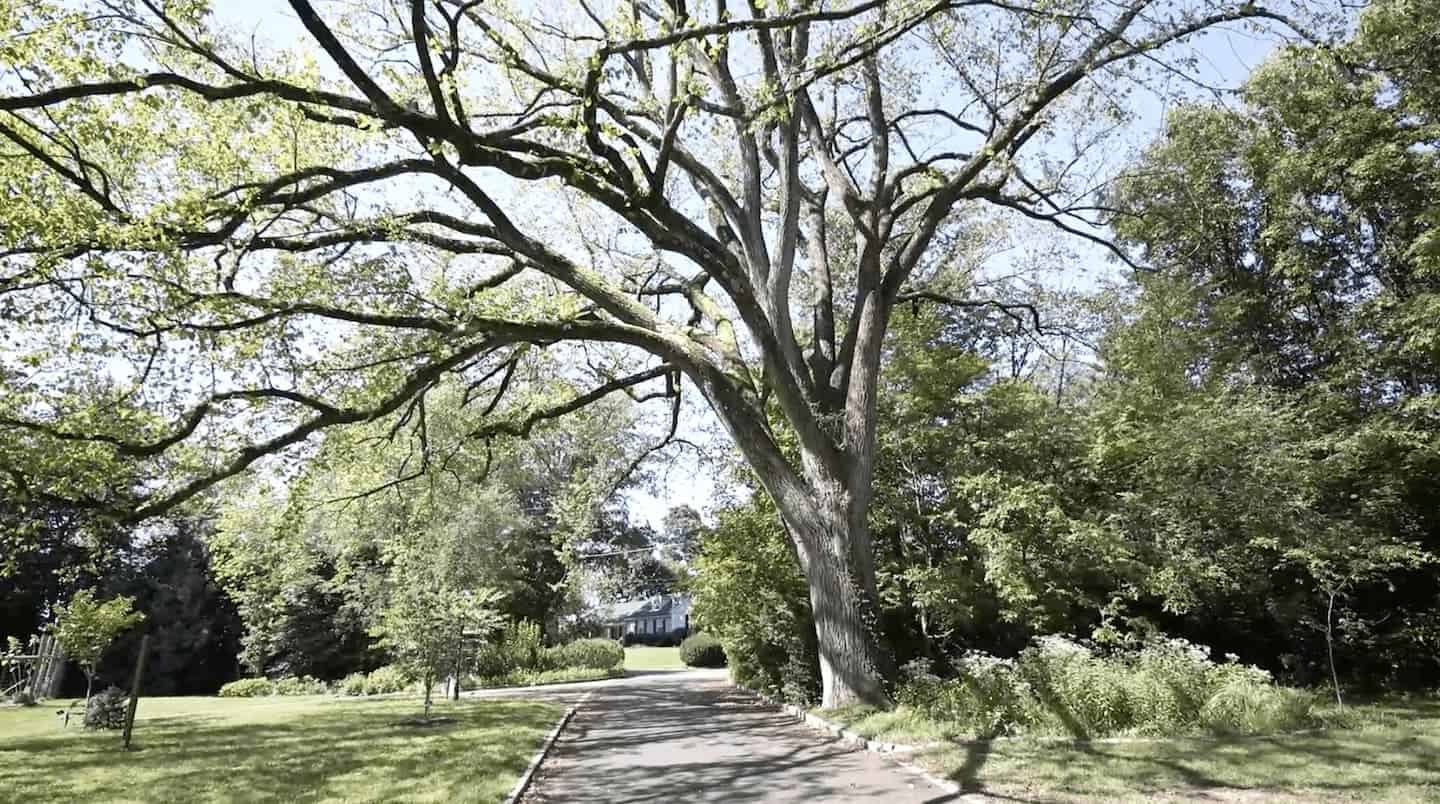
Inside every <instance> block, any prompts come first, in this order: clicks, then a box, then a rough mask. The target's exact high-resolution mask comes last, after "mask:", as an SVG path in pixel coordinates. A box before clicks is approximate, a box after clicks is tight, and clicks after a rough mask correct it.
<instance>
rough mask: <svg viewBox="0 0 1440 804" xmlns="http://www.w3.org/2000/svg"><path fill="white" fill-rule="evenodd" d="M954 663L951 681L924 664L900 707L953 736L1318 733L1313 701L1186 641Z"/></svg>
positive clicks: (1056, 640) (1048, 642)
mask: <svg viewBox="0 0 1440 804" xmlns="http://www.w3.org/2000/svg"><path fill="white" fill-rule="evenodd" d="M955 664H956V667H955V675H954V677H952V678H940V677H938V676H936V675H933V674H931V673H929V672H928V671H927V670H925V669H923V668H922V667H921V666H919V665H918V663H917V665H915V666H912V667H911V668H909V675H910V676H911V677H910V678H909V679H908V680H907V681H906V682H905V683H903V684H902V686H901V687H900V690H899V692H898V694H897V698H898V700H899V702H900V706H901V708H905V709H910V710H913V711H914V712H915V713H917V714H918V715H920V716H921V717H922V718H924V719H927V720H929V721H931V722H932V723H934V724H936V725H937V727H938V728H940V729H942V730H949V731H950V732H951V733H953V734H956V735H964V736H972V737H982V738H983V737H994V736H999V735H1006V734H1027V735H1046V736H1068V737H1073V738H1077V739H1091V738H1096V737H1114V736H1156V737H1174V736H1181V735H1189V734H1197V733H1210V734H1272V733H1278V732H1287V731H1296V730H1299V729H1304V728H1310V727H1313V726H1317V725H1320V723H1319V720H1318V718H1317V716H1316V715H1315V713H1314V708H1315V704H1316V702H1317V695H1316V693H1314V692H1311V691H1308V690H1296V689H1288V688H1285V687H1281V686H1279V685H1277V684H1275V682H1274V680H1273V679H1272V678H1271V677H1270V674H1269V673H1267V672H1265V671H1264V670H1260V669H1258V668H1255V667H1250V666H1247V665H1243V664H1240V663H1239V662H1238V661H1235V660H1234V657H1229V660H1227V661H1224V662H1214V661H1211V659H1210V657H1209V652H1208V651H1207V650H1206V649H1204V648H1202V647H1199V646H1196V645H1192V644H1190V643H1188V642H1185V641H1183V640H1177V639H1156V640H1152V641H1151V642H1149V643H1146V644H1144V645H1143V646H1140V647H1136V648H1131V649H1122V650H1112V651H1100V650H1096V649H1093V648H1091V647H1088V646H1085V645H1082V644H1079V643H1076V642H1073V641H1071V640H1068V639H1065V638H1063V637H1053V636H1052V637H1043V638H1040V639H1037V640H1036V641H1035V643H1034V644H1033V645H1031V646H1030V647H1028V648H1026V649H1025V650H1024V651H1022V652H1021V653H1020V655H1019V656H1018V657H1017V658H1015V659H1000V658H997V657H994V656H990V655H988V654H984V653H978V652H974V653H969V654H966V655H964V656H962V657H961V658H960V659H959V660H958V661H956V662H955Z"/></svg>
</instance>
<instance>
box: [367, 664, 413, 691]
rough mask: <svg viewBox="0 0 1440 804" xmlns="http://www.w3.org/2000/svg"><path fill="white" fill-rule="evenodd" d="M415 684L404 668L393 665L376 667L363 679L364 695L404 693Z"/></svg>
mask: <svg viewBox="0 0 1440 804" xmlns="http://www.w3.org/2000/svg"><path fill="white" fill-rule="evenodd" d="M414 684H415V679H414V677H413V676H411V675H410V674H409V673H408V672H406V671H405V669H404V668H402V667H399V666H397V665H393V664H387V665H385V666H384V667H377V668H375V669H374V670H372V671H370V675H368V676H366V677H365V687H364V690H365V694H366V695H386V694H389V693H392V692H406V691H408V690H409V689H410V688H411V686H413V685H414Z"/></svg>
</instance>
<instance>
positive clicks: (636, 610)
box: [607, 595, 689, 620]
mask: <svg viewBox="0 0 1440 804" xmlns="http://www.w3.org/2000/svg"><path fill="white" fill-rule="evenodd" d="M688 598H689V596H688V595H656V596H654V597H647V598H641V599H639V600H622V601H620V602H619V603H614V604H612V605H611V606H610V609H609V611H608V612H607V614H608V617H609V619H611V620H634V619H640V618H645V617H667V616H669V615H670V613H671V612H672V611H674V610H675V609H677V608H680V607H681V606H682V601H684V602H688Z"/></svg>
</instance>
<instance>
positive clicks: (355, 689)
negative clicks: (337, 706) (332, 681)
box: [336, 673, 365, 695]
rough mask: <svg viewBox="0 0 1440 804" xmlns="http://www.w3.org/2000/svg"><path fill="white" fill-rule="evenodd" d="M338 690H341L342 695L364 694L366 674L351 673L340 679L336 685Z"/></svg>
mask: <svg viewBox="0 0 1440 804" xmlns="http://www.w3.org/2000/svg"><path fill="white" fill-rule="evenodd" d="M336 691H337V692H339V693H340V694H341V695H364V694H365V674H364V673H351V674H350V675H348V676H346V677H344V678H342V679H340V683H339V684H338V685H336Z"/></svg>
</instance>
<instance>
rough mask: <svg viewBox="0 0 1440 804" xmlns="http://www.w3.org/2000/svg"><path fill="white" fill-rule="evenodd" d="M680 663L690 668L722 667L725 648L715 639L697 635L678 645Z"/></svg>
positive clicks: (702, 634) (705, 635) (701, 634)
mask: <svg viewBox="0 0 1440 804" xmlns="http://www.w3.org/2000/svg"><path fill="white" fill-rule="evenodd" d="M680 661H682V662H684V663H685V664H686V665H688V666H690V667H724V666H725V648H724V647H723V646H721V644H720V640H718V639H716V638H715V637H712V636H710V635H709V634H705V633H699V634H696V635H694V636H692V637H689V638H687V639H686V640H685V641H684V642H681V643H680Z"/></svg>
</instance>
